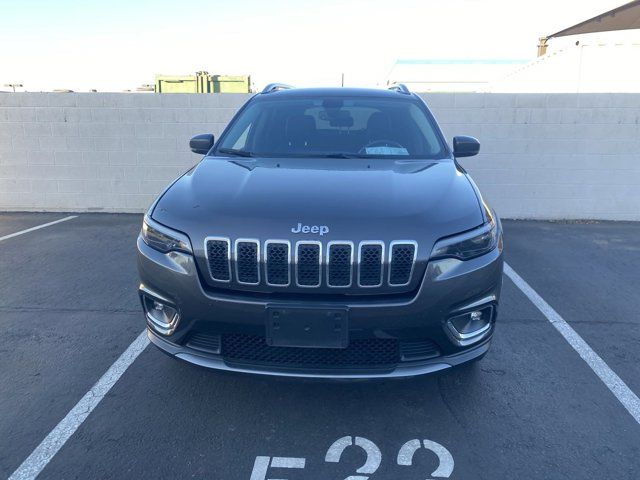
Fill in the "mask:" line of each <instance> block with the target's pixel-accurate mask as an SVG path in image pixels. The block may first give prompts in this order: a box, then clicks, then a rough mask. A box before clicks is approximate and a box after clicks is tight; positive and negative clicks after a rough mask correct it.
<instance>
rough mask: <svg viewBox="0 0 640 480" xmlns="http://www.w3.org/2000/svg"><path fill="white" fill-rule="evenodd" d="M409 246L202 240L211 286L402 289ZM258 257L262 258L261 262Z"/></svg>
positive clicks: (411, 260) (408, 275) (409, 271)
mask: <svg viewBox="0 0 640 480" xmlns="http://www.w3.org/2000/svg"><path fill="white" fill-rule="evenodd" d="M417 251H418V245H417V243H416V242H415V241H413V240H396V241H392V242H390V243H388V244H385V243H384V242H381V241H375V240H370V241H363V242H360V243H359V244H357V245H356V246H354V243H353V242H350V241H347V240H344V241H336V240H334V241H330V242H327V243H326V244H323V243H321V242H318V241H299V242H297V243H296V244H295V245H291V243H290V242H289V241H288V240H267V241H265V242H264V244H263V243H261V242H260V241H259V240H257V239H247V238H239V239H235V240H234V239H229V238H226V237H207V239H206V240H205V255H206V259H207V265H208V268H209V276H210V278H211V279H212V280H213V281H214V282H220V283H230V282H234V281H235V282H237V283H238V284H242V285H252V286H256V285H267V286H270V287H281V288H282V287H288V286H290V285H292V284H293V285H295V286H297V287H301V288H318V287H322V286H325V287H329V288H335V289H347V288H348V289H352V288H354V287H360V288H375V287H382V286H383V285H387V286H390V287H403V286H408V285H410V284H411V281H412V280H413V279H414V277H415V275H414V271H415V264H416V259H417ZM261 255H262V256H261Z"/></svg>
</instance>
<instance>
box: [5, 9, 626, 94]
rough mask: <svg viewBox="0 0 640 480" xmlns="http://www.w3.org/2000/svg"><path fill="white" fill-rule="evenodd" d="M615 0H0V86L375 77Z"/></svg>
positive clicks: (530, 51) (516, 47) (497, 52)
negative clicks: (199, 76)
mask: <svg viewBox="0 0 640 480" xmlns="http://www.w3.org/2000/svg"><path fill="white" fill-rule="evenodd" d="M622 3H625V2H624V0H530V1H524V0H385V1H381V0H343V1H336V0H316V1H308V0H297V1H296V0H266V1H265V0H262V1H259V0H208V1H204V0H188V1H182V2H181V1H178V0H108V1H107V0H104V1H96V0H82V1H80V0H0V89H3V88H4V89H6V87H3V85H4V84H7V83H22V84H23V85H24V88H25V89H26V90H29V91H39V90H53V89H62V88H67V89H72V90H75V91H87V90H89V89H97V90H99V91H121V90H124V89H132V90H134V89H135V88H136V87H138V86H140V85H142V84H152V83H153V82H154V78H155V75H156V74H166V75H184V74H192V73H193V72H195V71H200V70H206V71H208V72H209V73H211V74H227V75H234V74H237V75H251V76H252V79H253V81H254V84H255V85H256V86H257V87H261V86H262V85H264V84H266V83H269V82H272V81H278V82H285V83H291V84H294V85H297V86H316V85H326V86H337V85H339V84H340V81H341V74H342V73H344V75H345V85H347V86H375V85H382V84H384V82H385V81H386V76H387V74H388V73H389V71H390V70H391V68H392V66H393V64H394V62H395V61H396V60H398V59H518V60H523V59H525V60H526V59H532V58H534V57H535V55H536V46H537V41H538V37H540V36H543V35H548V34H551V33H554V32H556V31H558V30H561V29H563V28H565V27H568V26H571V25H573V24H576V23H578V22H580V21H582V20H586V19H587V18H590V17H593V16H594V15H597V14H599V13H603V12H604V11H607V10H610V9H612V8H615V7H617V6H619V5H621V4H622Z"/></svg>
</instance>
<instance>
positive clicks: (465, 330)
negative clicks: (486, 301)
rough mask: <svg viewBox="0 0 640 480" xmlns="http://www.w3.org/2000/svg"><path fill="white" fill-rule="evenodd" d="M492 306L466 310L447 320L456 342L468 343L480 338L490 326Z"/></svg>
mask: <svg viewBox="0 0 640 480" xmlns="http://www.w3.org/2000/svg"><path fill="white" fill-rule="evenodd" d="M492 314H493V307H491V306H489V307H485V308H482V309H480V310H473V311H471V312H466V313H463V314H460V315H456V316H455V317H452V318H450V319H449V320H448V321H447V327H448V329H449V332H450V333H451V334H452V335H453V337H454V340H455V341H456V343H458V344H460V345H468V344H470V343H473V342H476V341H478V340H480V338H482V336H483V334H484V333H486V332H487V331H488V330H489V329H490V328H491V317H492V316H493V315H492Z"/></svg>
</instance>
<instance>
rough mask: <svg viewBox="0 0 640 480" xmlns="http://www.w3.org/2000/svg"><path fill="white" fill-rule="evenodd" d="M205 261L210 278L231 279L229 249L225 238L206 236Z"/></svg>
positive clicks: (221, 280) (227, 280) (220, 280)
mask: <svg viewBox="0 0 640 480" xmlns="http://www.w3.org/2000/svg"><path fill="white" fill-rule="evenodd" d="M206 244H207V246H206V249H205V250H206V252H207V263H208V264H209V273H210V275H211V278H213V279H214V280H217V281H219V282H229V281H231V251H230V248H229V240H228V239H226V238H207V240H206Z"/></svg>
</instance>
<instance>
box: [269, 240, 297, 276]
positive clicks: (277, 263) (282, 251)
mask: <svg viewBox="0 0 640 480" xmlns="http://www.w3.org/2000/svg"><path fill="white" fill-rule="evenodd" d="M264 251H265V260H264V263H265V269H266V281H267V285H273V286H277V287H286V286H287V285H289V284H290V283H291V279H290V277H289V275H290V273H289V264H290V263H291V247H290V245H289V242H285V241H277V240H268V241H266V242H265V247H264Z"/></svg>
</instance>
